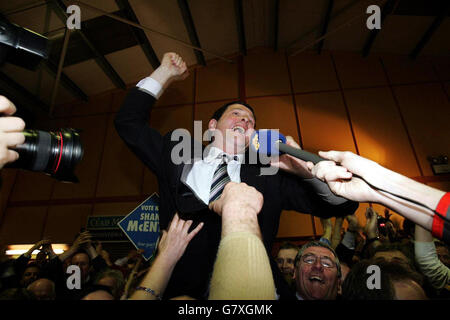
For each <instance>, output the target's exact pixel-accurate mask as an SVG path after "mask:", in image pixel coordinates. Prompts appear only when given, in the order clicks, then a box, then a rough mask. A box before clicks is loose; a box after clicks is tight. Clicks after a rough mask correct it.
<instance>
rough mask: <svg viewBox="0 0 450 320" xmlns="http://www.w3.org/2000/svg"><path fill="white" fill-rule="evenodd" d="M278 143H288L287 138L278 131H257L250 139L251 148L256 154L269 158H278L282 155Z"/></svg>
mask: <svg viewBox="0 0 450 320" xmlns="http://www.w3.org/2000/svg"><path fill="white" fill-rule="evenodd" d="M277 141H281V142H283V143H286V137H285V136H284V135H282V134H281V133H280V132H279V131H278V130H271V129H260V130H256V131H255V132H254V133H253V135H252V137H251V138H250V148H252V150H253V151H255V152H258V153H261V154H264V155H267V156H269V157H270V156H276V155H279V154H280V151H279V150H278V146H277Z"/></svg>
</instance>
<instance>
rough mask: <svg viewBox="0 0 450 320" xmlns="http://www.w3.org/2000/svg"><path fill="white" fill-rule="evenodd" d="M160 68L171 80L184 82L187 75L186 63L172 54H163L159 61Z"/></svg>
mask: <svg viewBox="0 0 450 320" xmlns="http://www.w3.org/2000/svg"><path fill="white" fill-rule="evenodd" d="M161 67H162V68H164V69H165V70H166V72H167V73H168V75H169V77H170V79H171V80H174V81H177V80H184V79H186V77H187V76H188V75H189V71H188V70H187V67H186V62H184V61H183V58H181V56H179V55H178V54H176V53H174V52H167V53H165V54H164V56H163V59H162V61H161Z"/></svg>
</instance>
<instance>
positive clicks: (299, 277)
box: [294, 241, 341, 300]
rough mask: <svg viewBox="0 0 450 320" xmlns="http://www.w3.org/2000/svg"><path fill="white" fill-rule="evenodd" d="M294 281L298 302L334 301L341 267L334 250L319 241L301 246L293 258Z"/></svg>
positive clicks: (339, 283) (339, 282)
mask: <svg viewBox="0 0 450 320" xmlns="http://www.w3.org/2000/svg"><path fill="white" fill-rule="evenodd" d="M294 281H295V285H296V290H297V293H296V295H297V298H298V299H299V300H335V299H336V297H337V293H338V289H339V286H340V285H341V266H340V264H339V259H338V257H337V255H336V253H335V252H334V250H333V249H332V248H331V247H329V246H328V245H326V244H325V243H323V242H320V241H311V242H308V243H306V244H305V245H303V247H301V249H300V251H299V252H298V254H297V257H296V258H295V271H294Z"/></svg>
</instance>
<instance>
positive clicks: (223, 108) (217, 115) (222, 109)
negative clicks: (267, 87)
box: [211, 100, 256, 122]
mask: <svg viewBox="0 0 450 320" xmlns="http://www.w3.org/2000/svg"><path fill="white" fill-rule="evenodd" d="M233 104H241V105H243V106H244V107H247V108H248V109H250V111H251V112H252V114H253V118H254V119H255V122H256V116H255V111H254V110H253V108H252V107H251V106H250V105H249V104H247V103H245V102H243V101H239V100H236V101H231V102H228V103H225V104H224V105H223V106H221V107H220V108H219V109H217V110H216V111H215V112H214V113H213V115H212V117H211V119H215V120H217V121H219V119H220V118H221V117H222V115H223V114H224V113H225V111H226V110H227V109H228V107H229V106H231V105H233Z"/></svg>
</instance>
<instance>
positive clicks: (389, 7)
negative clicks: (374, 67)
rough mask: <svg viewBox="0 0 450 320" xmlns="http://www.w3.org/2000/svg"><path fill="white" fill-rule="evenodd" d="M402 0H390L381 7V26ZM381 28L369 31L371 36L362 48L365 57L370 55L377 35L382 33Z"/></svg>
mask: <svg viewBox="0 0 450 320" xmlns="http://www.w3.org/2000/svg"><path fill="white" fill-rule="evenodd" d="M399 2H400V0H388V1H387V2H386V3H385V4H384V5H383V8H382V9H381V18H380V20H381V21H380V22H381V26H383V22H384V20H385V19H386V17H387V16H388V15H390V14H391V13H393V12H394V9H395V7H396V6H397V5H398V3H399ZM380 31H381V29H373V30H371V31H370V33H369V37H368V38H367V40H366V43H365V44H364V47H363V50H362V56H363V57H364V58H365V57H367V56H368V55H369V53H370V49H372V46H373V44H374V43H375V39H376V37H377V35H378V34H379V33H380Z"/></svg>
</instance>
